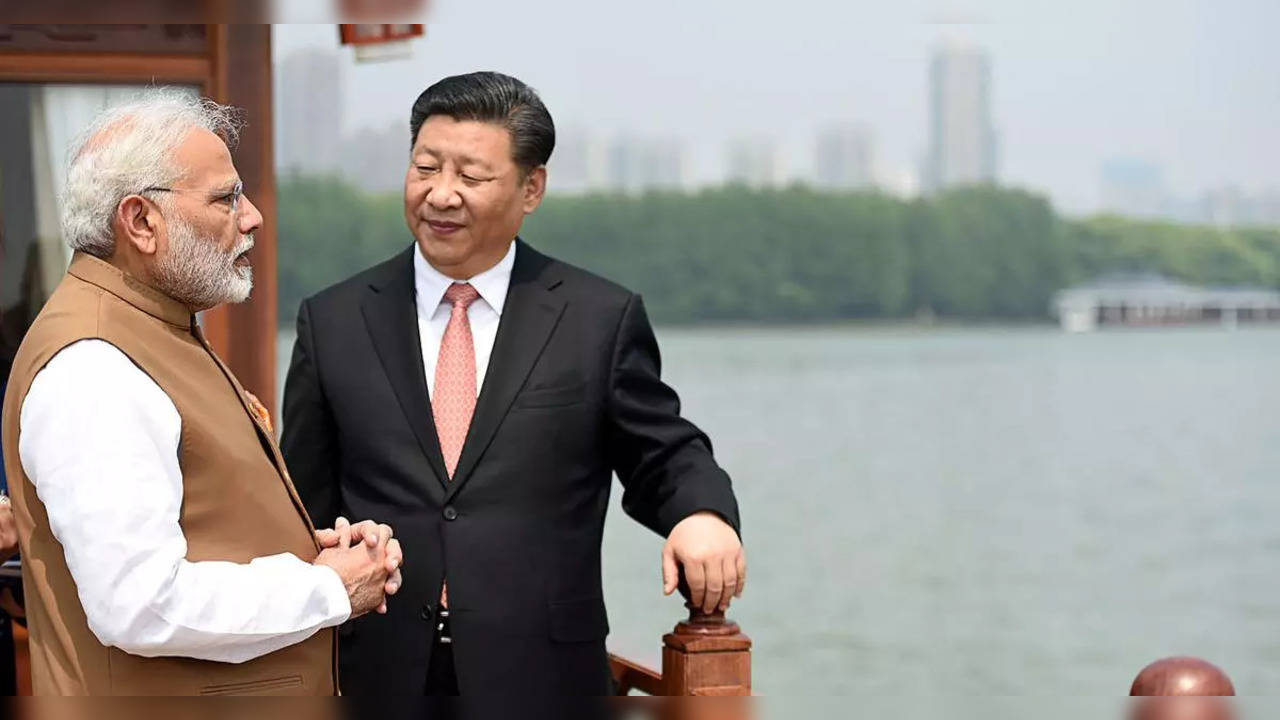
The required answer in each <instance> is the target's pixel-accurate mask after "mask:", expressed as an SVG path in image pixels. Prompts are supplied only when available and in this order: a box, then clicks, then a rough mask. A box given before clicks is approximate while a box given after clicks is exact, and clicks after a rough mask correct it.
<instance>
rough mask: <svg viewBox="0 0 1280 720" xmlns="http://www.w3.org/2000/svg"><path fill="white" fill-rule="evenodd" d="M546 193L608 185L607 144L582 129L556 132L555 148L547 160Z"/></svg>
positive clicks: (583, 191) (596, 188)
mask: <svg viewBox="0 0 1280 720" xmlns="http://www.w3.org/2000/svg"><path fill="white" fill-rule="evenodd" d="M547 175H548V178H547V192H549V193H585V192H591V191H592V190H601V189H604V188H606V187H607V186H608V185H609V147H608V144H607V143H606V142H605V141H604V140H603V138H601V137H600V136H598V135H595V134H593V133H591V131H589V130H586V129H584V128H575V127H569V128H564V129H562V130H558V131H557V132H556V148H555V151H554V152H552V153H551V161H550V162H549V163H547Z"/></svg>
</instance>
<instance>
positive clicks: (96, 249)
mask: <svg viewBox="0 0 1280 720" xmlns="http://www.w3.org/2000/svg"><path fill="white" fill-rule="evenodd" d="M241 126H242V122H241V119H240V111H239V110H237V109H236V108H233V107H230V106H226V105H219V104H218V103H216V102H213V101H212V100H206V99H203V98H200V97H196V96H194V95H192V94H190V93H189V92H188V91H185V90H182V89H179V88H157V89H153V90H148V91H146V92H145V93H143V94H141V95H139V96H138V97H136V98H135V99H133V100H131V101H129V102H127V103H125V104H122V105H117V106H115V107H111V108H108V109H106V110H104V111H103V112H102V113H101V114H100V115H98V117H97V118H95V119H94V121H93V122H92V123H91V124H90V125H89V127H88V128H86V129H85V130H84V132H83V133H81V135H80V137H79V138H78V139H77V140H76V141H75V142H74V143H72V145H71V149H70V151H69V153H68V158H69V162H68V165H67V184H66V187H65V188H63V192H62V198H61V199H62V235H63V238H64V239H65V240H66V242H67V244H69V245H70V246H71V247H72V248H74V249H76V250H81V251H83V252H86V253H89V254H90V255H94V256H97V257H100V258H109V257H111V255H112V254H114V252H115V238H114V235H113V233H112V228H111V225H112V219H113V217H114V216H115V213H116V209H117V208H118V207H119V206H120V201H122V200H124V199H125V198H126V197H128V196H129V195H134V194H138V193H140V192H142V191H143V190H145V189H146V188H149V187H172V185H173V184H174V183H176V182H178V181H179V180H181V179H182V178H183V175H184V174H185V170H184V169H183V168H180V167H178V166H177V164H176V163H175V162H174V158H173V155H174V152H175V151H176V150H177V149H178V146H179V145H181V144H182V142H183V141H184V140H185V139H186V138H187V136H188V135H189V134H190V133H191V132H192V131H193V130H198V129H204V130H208V131H210V132H212V133H214V134H216V135H218V136H219V137H221V138H222V139H223V141H224V142H226V143H227V146H228V147H231V148H234V147H235V144H236V141H237V139H238V138H239V133H240V128H241Z"/></svg>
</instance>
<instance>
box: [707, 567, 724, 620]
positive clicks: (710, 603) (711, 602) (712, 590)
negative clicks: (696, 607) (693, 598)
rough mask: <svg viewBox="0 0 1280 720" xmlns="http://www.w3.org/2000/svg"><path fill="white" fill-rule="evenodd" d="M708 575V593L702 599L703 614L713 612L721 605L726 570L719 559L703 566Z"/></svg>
mask: <svg viewBox="0 0 1280 720" xmlns="http://www.w3.org/2000/svg"><path fill="white" fill-rule="evenodd" d="M702 568H703V570H702V571H703V572H704V573H706V578H705V581H706V584H707V591H706V595H704V596H703V598H702V612H705V613H709V612H712V611H714V610H715V609H716V607H718V606H719V605H720V595H721V593H723V592H724V568H723V567H722V566H721V565H720V560H719V559H712V560H709V561H708V562H706V563H705V564H704V565H703V566H702Z"/></svg>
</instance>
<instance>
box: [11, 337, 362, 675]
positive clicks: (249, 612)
mask: <svg viewBox="0 0 1280 720" xmlns="http://www.w3.org/2000/svg"><path fill="white" fill-rule="evenodd" d="M19 422H20V426H19V427H20V429H21V433H20V440H19V447H18V452H19V456H20V458H21V461H22V468H23V470H24V471H26V474H27V477H29V478H30V479H31V481H32V483H33V484H34V485H35V487H36V492H37V494H38V495H39V496H40V500H41V501H42V502H43V503H44V506H45V510H46V511H47V512H48V515H49V525H50V529H51V530H52V531H53V535H54V537H56V538H57V539H58V542H60V543H61V544H62V547H63V550H64V552H65V554H66V560H67V567H68V568H69V569H70V571H71V577H72V578H73V579H74V580H75V583H76V590H77V593H78V594H79V596H80V602H81V604H82V605H83V606H84V611H85V615H86V616H87V618H88V621H89V628H90V629H91V630H92V631H93V633H94V635H96V636H97V637H98V639H99V640H100V641H102V643H103V644H104V645H111V646H115V647H118V648H120V649H121V650H124V651H125V652H128V653H132V654H135V655H142V656H146V657H156V656H182V657H193V658H199V659H202V660H216V661H221V662H232V663H238V662H244V661H246V660H251V659H253V658H256V657H259V656H261V655H265V654H267V653H270V652H273V651H275V650H279V649H280V648H283V647H287V646H289V645H292V644H294V643H298V642H301V641H302V640H305V639H306V638H308V637H310V636H311V635H312V634H313V633H315V632H316V631H317V630H319V629H321V628H325V627H330V626H334V625H339V624H341V623H343V622H344V621H346V619H347V617H348V616H349V615H350V614H351V605H350V601H349V600H348V598H347V592H346V590H345V588H344V587H343V584H342V580H341V579H340V578H339V577H338V574H337V573H336V572H334V571H333V570H332V569H331V568H328V567H322V566H315V565H311V564H310V563H307V562H303V561H302V560H301V559H299V558H298V557H297V556H295V555H293V554H290V553H281V554H279V555H272V556H269V557H260V558H256V559H254V560H253V561H252V562H249V563H248V564H239V563H233V562H214V561H205V562H189V561H187V560H186V554H187V541H186V538H185V537H184V536H183V534H182V527H181V526H180V525H179V524H178V517H179V510H180V508H181V505H182V471H181V468H180V466H179V464H178V444H179V438H180V434H181V429H182V420H181V417H180V416H179V415H178V410H177V408H176V407H174V405H173V401H172V400H170V399H169V396H168V395H166V394H165V393H164V391H163V390H161V389H160V386H158V385H156V383H155V381H153V380H152V379H151V378H150V377H149V376H147V374H146V373H144V372H143V371H142V370H141V369H139V368H138V367H137V366H136V365H134V364H133V362H132V361H131V360H130V359H129V358H128V357H127V356H125V355H124V353H122V352H120V350H118V349H117V348H115V347H114V346H112V345H111V344H109V343H106V342H103V341H100V340H84V341H81V342H78V343H75V344H73V345H71V346H69V347H67V348H65V349H63V350H62V352H60V353H58V354H57V355H56V356H55V357H54V358H53V360H52V361H50V362H49V364H48V365H46V366H45V368H44V370H42V371H41V372H40V373H39V374H38V375H36V378H35V381H34V382H33V383H32V385H31V388H30V390H29V391H28V393H27V397H26V399H25V401H24V402H23V405H22V412H21V416H20V420H19Z"/></svg>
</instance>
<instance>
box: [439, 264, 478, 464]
mask: <svg viewBox="0 0 1280 720" xmlns="http://www.w3.org/2000/svg"><path fill="white" fill-rule="evenodd" d="M479 298H480V293H478V292H476V289H475V288H473V287H471V286H470V285H467V284H464V283H454V284H452V285H450V286H449V289H448V290H446V291H445V293H444V299H445V300H447V301H449V302H450V303H451V304H452V305H453V311H452V312H451V313H450V315H449V325H448V327H446V328H445V329H444V338H443V339H442V340H441V341H440V359H439V360H438V361H437V362H436V385H435V392H434V393H433V395H432V397H431V412H432V413H433V414H434V415H435V418H436V434H437V435H438V436H439V437H440V451H441V452H443V453H444V466H445V468H446V469H447V470H448V471H449V479H451V480H452V479H453V472H454V470H457V469H458V458H459V457H461V455H462V444H463V443H464V442H466V440H467V428H469V427H471V416H472V415H473V414H474V413H475V411H476V346H475V342H474V341H473V340H472V339H471V321H470V320H469V319H467V308H468V307H470V306H471V303H473V302H475V301H476V300H477V299H479Z"/></svg>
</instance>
